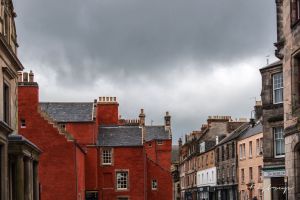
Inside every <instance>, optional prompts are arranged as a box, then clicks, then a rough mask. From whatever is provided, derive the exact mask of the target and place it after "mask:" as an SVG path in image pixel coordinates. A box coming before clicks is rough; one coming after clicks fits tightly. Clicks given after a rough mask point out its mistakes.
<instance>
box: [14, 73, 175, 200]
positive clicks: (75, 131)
mask: <svg viewBox="0 0 300 200" xmlns="http://www.w3.org/2000/svg"><path fill="white" fill-rule="evenodd" d="M23 75H24V74H23ZM25 75H27V74H25ZM19 76H20V77H19V80H20V82H19V91H18V92H19V93H18V96H19V98H18V104H19V121H20V123H19V124H20V125H19V130H20V134H22V135H24V136H25V137H26V138H28V139H29V140H31V141H32V142H34V143H35V144H36V145H37V146H38V147H39V148H40V149H41V150H42V152H43V154H42V156H41V157H40V166H39V168H40V170H39V173H40V174H39V175H40V183H41V200H53V199H64V200H74V199H78V200H83V199H88V200H95V199H97V200H98V199H99V200H102V199H103V200H115V199H116V200H127V199H128V200H141V199H145V200H146V199H149V200H160V199H161V200H171V199H172V177H171V173H170V168H171V145H172V140H171V123H170V119H171V117H170V116H169V114H168V113H166V116H165V120H164V121H165V124H164V125H161V126H147V125H145V114H144V112H143V110H141V113H140V115H139V119H138V120H122V119H119V112H118V106H119V104H118V102H117V101H116V98H115V97H100V98H99V100H95V101H94V102H88V103H74V102H72V103H54V102H48V103H41V102H39V87H38V84H37V83H36V82H34V81H33V80H32V79H30V80H31V81H28V80H29V79H27V78H26V77H25V78H24V77H22V74H21V73H20V74H19Z"/></svg>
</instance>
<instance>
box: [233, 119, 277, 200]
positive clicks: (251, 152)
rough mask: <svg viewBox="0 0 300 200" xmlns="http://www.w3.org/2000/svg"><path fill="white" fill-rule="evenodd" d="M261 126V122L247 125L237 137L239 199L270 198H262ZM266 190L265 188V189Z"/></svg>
mask: <svg viewBox="0 0 300 200" xmlns="http://www.w3.org/2000/svg"><path fill="white" fill-rule="evenodd" d="M262 131H263V128H262V124H261V122H259V123H257V124H255V125H253V126H249V128H248V129H247V130H246V131H245V132H244V133H243V134H242V135H241V136H240V137H239V139H238V143H237V147H238V151H237V154H238V175H239V179H238V181H239V185H238V188H239V196H240V199H241V200H248V199H253V198H255V197H256V198H257V199H260V200H262V199H272V198H267V197H264V198H263V191H264V186H263V185H264V184H263V172H262V168H263V156H262V155H263V143H262V141H263V132H262ZM265 192H267V190H265Z"/></svg>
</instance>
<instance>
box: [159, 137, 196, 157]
mask: <svg viewBox="0 0 300 200" xmlns="http://www.w3.org/2000/svg"><path fill="white" fill-rule="evenodd" d="M156 144H157V145H163V144H164V141H162V140H157V141H156ZM189 150H190V151H191V149H189ZM190 154H191V152H190Z"/></svg>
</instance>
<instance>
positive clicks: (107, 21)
mask: <svg viewBox="0 0 300 200" xmlns="http://www.w3.org/2000/svg"><path fill="white" fill-rule="evenodd" d="M15 7H16V10H17V12H18V15H19V18H18V19H17V25H18V26H17V27H18V33H22V34H20V36H19V43H20V44H21V50H22V51H21V53H20V56H21V58H22V59H23V60H24V62H25V63H26V62H30V61H29V59H32V58H34V59H38V60H40V62H41V63H43V64H44V65H43V66H47V67H49V66H51V68H53V69H54V70H55V71H57V72H58V77H57V78H58V80H63V81H64V82H65V83H72V84H74V82H73V81H72V82H70V81H71V80H73V79H71V78H70V77H71V75H72V77H76V78H79V77H80V79H81V84H82V83H88V82H89V81H90V80H91V79H96V78H101V77H103V76H105V77H107V76H110V75H111V76H114V77H116V76H117V77H118V78H119V79H124V78H125V77H127V78H128V77H131V78H132V77H135V75H136V74H140V73H147V74H148V75H149V76H152V77H153V76H155V77H159V78H162V77H161V76H159V75H161V74H163V72H166V71H168V70H170V69H174V68H176V67H182V66H184V65H186V64H188V63H190V62H192V63H194V64H195V65H196V66H198V67H199V68H201V70H206V69H208V68H209V67H210V66H211V65H212V63H223V64H226V63H227V64H228V65H230V64H231V63H232V62H235V61H237V60H241V59H243V58H245V57H251V56H256V55H258V54H263V56H265V54H266V53H267V50H268V48H270V47H269V46H271V44H272V42H274V33H275V30H274V25H275V23H274V20H273V19H274V5H273V2H270V1H267V0H252V1H246V0H216V1H211V0H187V1H182V0H152V1H143V0H142V1H141V0H86V1H79V0H64V1H62V0H51V1H45V0H42V1H41V0H26V1H15Z"/></svg>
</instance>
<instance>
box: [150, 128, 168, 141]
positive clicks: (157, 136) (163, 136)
mask: <svg viewBox="0 0 300 200" xmlns="http://www.w3.org/2000/svg"><path fill="white" fill-rule="evenodd" d="M145 135H146V138H145V140H146V141H151V140H167V139H169V134H168V132H166V131H165V127H164V126H146V134H145Z"/></svg>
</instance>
